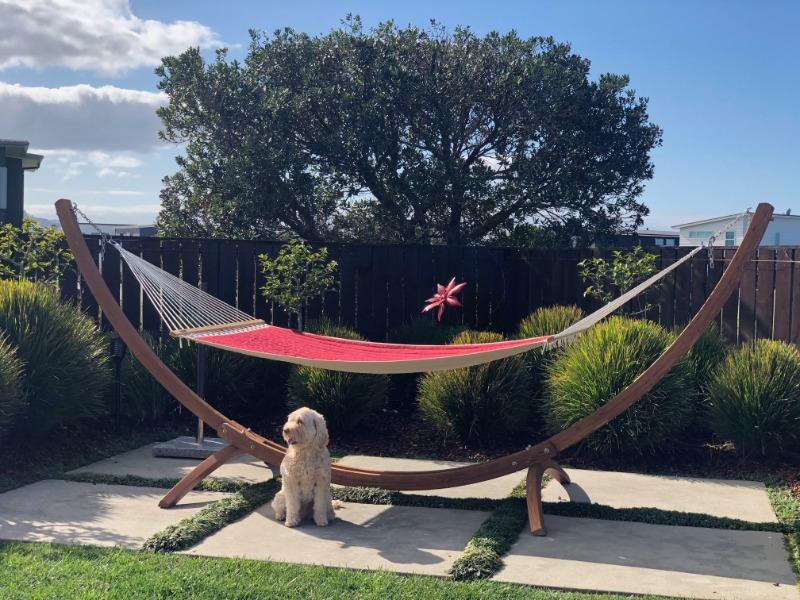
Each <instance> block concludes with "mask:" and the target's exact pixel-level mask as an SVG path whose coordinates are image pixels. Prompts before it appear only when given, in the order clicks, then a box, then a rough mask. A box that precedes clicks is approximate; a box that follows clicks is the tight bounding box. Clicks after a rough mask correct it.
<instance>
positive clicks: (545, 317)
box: [516, 305, 583, 398]
mask: <svg viewBox="0 0 800 600" xmlns="http://www.w3.org/2000/svg"><path fill="white" fill-rule="evenodd" d="M582 318H583V311H582V310H581V309H580V308H578V307H577V306H574V305H571V306H560V305H556V306H543V307H541V308H537V309H536V310H535V311H533V312H532V313H531V314H529V315H528V316H527V317H525V318H524V319H523V320H522V321H521V322H520V324H519V328H518V329H517V335H516V337H518V338H532V337H540V336H544V335H554V334H556V333H558V332H559V331H563V330H564V329H566V328H567V327H569V326H570V325H573V324H575V323H577V322H578V321H580V320H581V319H582ZM557 351H558V348H550V349H545V348H534V349H533V350H530V351H528V352H526V353H525V354H523V356H524V357H525V360H526V361H527V363H528V366H529V368H530V375H531V394H532V396H533V397H534V398H541V397H542V391H543V389H542V388H543V382H544V366H545V364H546V363H547V362H548V361H550V360H552V359H553V358H554V357H555V353H556V352H557Z"/></svg>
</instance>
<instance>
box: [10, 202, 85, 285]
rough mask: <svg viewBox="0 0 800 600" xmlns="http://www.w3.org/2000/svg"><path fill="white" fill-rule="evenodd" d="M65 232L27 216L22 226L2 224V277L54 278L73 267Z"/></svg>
mask: <svg viewBox="0 0 800 600" xmlns="http://www.w3.org/2000/svg"><path fill="white" fill-rule="evenodd" d="M71 261H72V253H71V252H70V251H69V250H68V249H67V248H66V245H65V244H64V234H63V232H61V231H59V230H58V229H56V228H55V227H42V226H41V225H39V223H38V222H37V221H36V219H31V218H30V217H27V218H26V219H25V220H24V221H23V222H22V226H21V227H14V226H13V225H11V224H7V225H3V226H2V227H0V279H18V280H19V279H28V280H30V281H46V282H47V281H55V280H57V279H58V278H59V277H61V275H62V274H63V273H64V271H66V270H67V269H68V268H70V263H71Z"/></svg>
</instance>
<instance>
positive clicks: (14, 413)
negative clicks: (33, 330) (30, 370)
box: [0, 335, 25, 443]
mask: <svg viewBox="0 0 800 600" xmlns="http://www.w3.org/2000/svg"><path fill="white" fill-rule="evenodd" d="M24 409H25V398H24V396H23V395H22V363H21V362H20V360H19V359H18V358H17V353H16V351H15V350H14V347H13V346H11V345H10V344H8V343H7V342H6V341H5V339H4V338H3V336H2V335H0V443H2V442H3V441H4V440H5V439H6V437H8V434H9V433H10V431H11V430H12V429H13V427H14V425H15V423H16V420H17V418H18V415H19V414H21V413H23V411H24Z"/></svg>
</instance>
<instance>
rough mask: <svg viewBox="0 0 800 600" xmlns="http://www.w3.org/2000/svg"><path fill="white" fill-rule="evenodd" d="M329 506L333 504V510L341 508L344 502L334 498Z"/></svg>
mask: <svg viewBox="0 0 800 600" xmlns="http://www.w3.org/2000/svg"><path fill="white" fill-rule="evenodd" d="M331 506H333V510H341V509H343V508H344V504H342V503H341V502H339V501H338V500H334V501H333V502H331Z"/></svg>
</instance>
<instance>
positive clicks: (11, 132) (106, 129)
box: [0, 0, 167, 168]
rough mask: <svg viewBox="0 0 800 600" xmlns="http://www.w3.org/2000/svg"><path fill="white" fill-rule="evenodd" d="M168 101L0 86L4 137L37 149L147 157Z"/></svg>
mask: <svg viewBox="0 0 800 600" xmlns="http://www.w3.org/2000/svg"><path fill="white" fill-rule="evenodd" d="M0 2H2V0H0ZM166 101H167V98H166V95H165V94H160V93H153V92H146V91H142V90H130V89H125V88H118V87H114V86H102V87H94V86H91V85H84V84H82V85H72V86H64V87H56V88H48V87H26V86H21V85H12V84H9V83H4V82H2V81H0V107H2V110H0V134H1V135H2V137H6V138H12V139H23V140H29V141H30V142H31V144H32V145H33V146H35V147H37V148H58V149H68V150H82V151H97V152H106V153H107V152H113V151H120V150H125V151H129V152H131V151H133V152H148V151H151V150H153V149H155V148H156V147H158V146H159V144H160V142H159V140H158V129H159V126H160V121H159V119H158V117H157V116H156V112H155V111H156V109H157V108H158V107H159V106H161V105H163V104H165V103H166ZM107 166H113V167H117V168H121V167H125V165H122V164H118V165H107ZM126 168H130V167H126Z"/></svg>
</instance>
